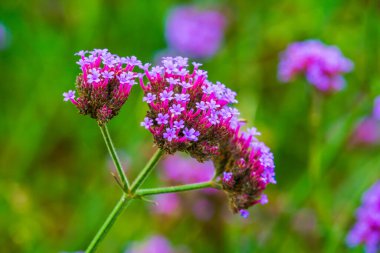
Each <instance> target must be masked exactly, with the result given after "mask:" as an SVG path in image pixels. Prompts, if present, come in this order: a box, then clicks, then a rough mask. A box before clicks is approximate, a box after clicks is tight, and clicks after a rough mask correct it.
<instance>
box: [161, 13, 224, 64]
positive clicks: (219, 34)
mask: <svg viewBox="0 0 380 253" xmlns="http://www.w3.org/2000/svg"><path fill="white" fill-rule="evenodd" d="M225 26H226V19H225V17H224V15H223V14H222V13H221V12H219V11H216V10H200V9H198V8H196V7H193V6H182V7H177V8H174V9H173V10H171V12H170V13H169V16H168V18H167V21H166V39H167V41H168V44H169V47H170V48H171V49H172V50H174V51H176V52H178V53H179V54H181V55H185V56H188V57H193V58H205V57H211V56H213V55H214V54H215V53H216V52H217V51H218V49H219V47H220V45H221V43H222V40H223V37H224V29H225Z"/></svg>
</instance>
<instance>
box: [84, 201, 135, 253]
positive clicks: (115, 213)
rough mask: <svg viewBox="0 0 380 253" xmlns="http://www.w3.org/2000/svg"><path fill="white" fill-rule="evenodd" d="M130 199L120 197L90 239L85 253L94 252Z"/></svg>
mask: <svg viewBox="0 0 380 253" xmlns="http://www.w3.org/2000/svg"><path fill="white" fill-rule="evenodd" d="M129 202H130V199H127V198H126V197H125V195H124V194H123V196H122V197H121V199H120V200H119V202H118V203H117V204H116V206H115V207H114V209H113V210H112V212H111V213H110V214H109V215H108V217H107V219H106V221H105V222H104V223H103V225H102V227H101V228H100V229H99V230H98V233H96V235H95V237H94V238H93V239H92V241H91V243H90V245H89V246H88V247H87V249H86V253H91V252H95V250H96V248H97V247H98V245H99V243H100V242H101V241H102V240H103V238H104V237H105V236H106V234H107V232H108V231H109V230H110V229H111V227H112V225H113V224H114V223H115V221H116V219H117V218H118V217H119V216H120V214H121V213H122V212H123V210H124V209H125V208H126V207H127V204H128V203H129Z"/></svg>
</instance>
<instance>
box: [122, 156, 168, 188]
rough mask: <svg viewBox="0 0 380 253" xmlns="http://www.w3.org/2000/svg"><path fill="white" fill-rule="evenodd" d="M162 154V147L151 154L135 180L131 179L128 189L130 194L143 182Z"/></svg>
mask: <svg viewBox="0 0 380 253" xmlns="http://www.w3.org/2000/svg"><path fill="white" fill-rule="evenodd" d="M163 155H164V151H163V150H162V149H158V150H157V151H156V153H154V155H153V156H152V158H151V159H150V160H149V162H148V163H147V164H146V165H145V167H144V168H143V170H142V171H141V172H140V174H139V175H138V176H137V178H136V179H135V181H133V183H132V186H131V188H130V190H129V193H130V194H132V195H133V194H134V193H135V192H136V190H137V189H138V188H139V187H140V186H141V185H142V184H143V183H144V181H145V180H146V179H147V177H148V176H149V174H150V173H151V172H152V170H153V169H154V167H155V166H156V164H157V163H158V161H159V160H160V158H161V157H162V156H163Z"/></svg>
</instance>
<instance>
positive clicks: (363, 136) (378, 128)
mask: <svg viewBox="0 0 380 253" xmlns="http://www.w3.org/2000/svg"><path fill="white" fill-rule="evenodd" d="M378 143H380V96H378V97H376V98H375V101H374V106H373V111H372V115H371V116H368V117H365V118H364V119H362V120H361V121H360V122H359V123H358V124H357V126H356V128H355V131H354V133H353V134H352V137H351V144H352V145H354V146H358V145H364V146H366V145H369V146H370V145H376V144H378Z"/></svg>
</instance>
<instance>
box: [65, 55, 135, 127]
mask: <svg viewBox="0 0 380 253" xmlns="http://www.w3.org/2000/svg"><path fill="white" fill-rule="evenodd" d="M76 55H78V56H79V57H80V59H79V61H78V62H77V64H78V65H79V66H80V69H81V71H82V72H81V73H80V74H79V75H78V77H77V80H76V88H77V92H78V97H77V98H76V97H75V91H72V90H70V91H68V92H65V93H63V96H64V100H65V101H71V102H72V103H73V104H74V105H75V106H76V107H77V108H78V109H79V112H80V113H81V114H83V115H89V116H90V117H92V118H94V119H96V120H97V122H98V123H99V124H100V125H103V124H105V123H107V122H108V121H109V120H110V119H112V118H113V117H114V116H116V115H117V114H118V113H119V110H120V108H121V107H122V106H123V104H124V103H125V101H126V100H127V99H128V96H129V94H130V92H131V88H132V86H133V85H134V84H135V83H136V82H135V79H136V77H137V74H136V73H135V72H133V69H134V66H136V65H138V66H140V65H141V62H140V61H139V60H137V59H136V57H134V56H132V57H119V56H117V55H114V54H111V53H110V52H108V50H107V49H94V50H93V51H91V52H87V51H80V52H78V53H76Z"/></svg>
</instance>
